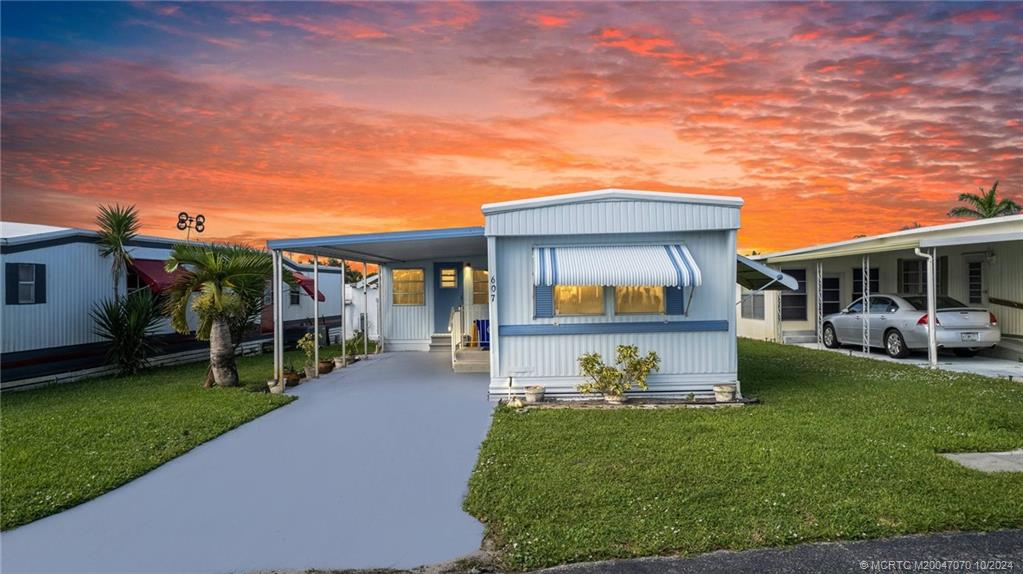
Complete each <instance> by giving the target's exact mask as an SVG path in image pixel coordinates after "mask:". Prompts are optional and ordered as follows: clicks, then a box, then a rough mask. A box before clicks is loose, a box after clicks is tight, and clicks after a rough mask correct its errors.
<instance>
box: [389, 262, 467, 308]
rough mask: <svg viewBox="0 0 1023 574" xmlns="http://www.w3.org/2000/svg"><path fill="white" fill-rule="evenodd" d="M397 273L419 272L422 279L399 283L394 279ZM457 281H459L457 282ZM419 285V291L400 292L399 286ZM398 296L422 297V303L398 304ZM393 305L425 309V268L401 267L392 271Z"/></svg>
mask: <svg viewBox="0 0 1023 574" xmlns="http://www.w3.org/2000/svg"><path fill="white" fill-rule="evenodd" d="M395 271H418V272H419V274H420V278H419V279H418V280H414V281H409V280H402V281H397V280H395V279H394V272H395ZM456 281H457V280H456ZM399 284H401V285H418V286H419V289H418V290H415V291H399V290H398V285H399ZM398 295H420V297H419V299H420V301H419V302H417V303H398V302H397V300H396V299H397V297H398ZM391 305H392V306H395V307H423V306H425V305H426V268H425V267H399V268H396V269H392V270H391Z"/></svg>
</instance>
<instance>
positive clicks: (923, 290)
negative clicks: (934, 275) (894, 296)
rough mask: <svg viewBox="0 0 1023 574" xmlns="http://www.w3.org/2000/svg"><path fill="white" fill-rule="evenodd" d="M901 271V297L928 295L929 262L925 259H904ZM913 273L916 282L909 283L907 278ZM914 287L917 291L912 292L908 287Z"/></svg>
mask: <svg viewBox="0 0 1023 574" xmlns="http://www.w3.org/2000/svg"><path fill="white" fill-rule="evenodd" d="M900 267H901V268H900V269H899V289H898V291H899V294H900V295H903V294H905V295H926V294H927V261H926V260H924V259H903V260H902V264H901V266H900ZM910 272H912V273H913V275H915V277H916V281H915V282H913V283H908V282H907V281H906V276H907V274H908V273H910ZM910 284H912V285H914V286H915V287H916V290H913V291H910V290H909V289H908V288H907V285H910Z"/></svg>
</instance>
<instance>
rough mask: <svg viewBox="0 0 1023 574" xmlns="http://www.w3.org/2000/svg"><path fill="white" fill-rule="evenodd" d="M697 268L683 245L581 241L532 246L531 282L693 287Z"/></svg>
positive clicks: (698, 276)
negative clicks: (572, 244) (558, 245)
mask: <svg viewBox="0 0 1023 574" xmlns="http://www.w3.org/2000/svg"><path fill="white" fill-rule="evenodd" d="M702 282H703V277H702V275H701V273H700V268H699V267H698V266H697V265H696V260H695V259H693V254H692V253H690V252H689V249H687V248H686V246H685V245H681V244H677V243H675V244H670V245H585V246H583V245H580V246H571V247H536V248H534V249H533V285H610V286H626V285H664V286H666V287H695V286H698V285H700V283H702Z"/></svg>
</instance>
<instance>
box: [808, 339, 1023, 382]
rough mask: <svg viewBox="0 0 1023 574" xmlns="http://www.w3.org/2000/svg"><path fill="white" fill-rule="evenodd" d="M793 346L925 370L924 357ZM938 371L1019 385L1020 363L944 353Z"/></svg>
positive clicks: (1022, 379)
mask: <svg viewBox="0 0 1023 574" xmlns="http://www.w3.org/2000/svg"><path fill="white" fill-rule="evenodd" d="M797 346H799V347H803V348H806V349H815V350H818V349H819V350H821V351H829V352H832V353H842V354H843V355H850V356H853V357H866V358H868V359H874V360H876V361H888V362H890V363H898V364H900V365H915V366H918V367H929V366H930V363H929V362H928V360H927V353H913V354H912V355H910V356H908V357H906V358H904V359H893V358H891V357H889V356H888V355H886V354H885V352H884V351H883V350H881V349H871V351H870V353H869V354H864V353H863V351H862V350H860V348H859V347H842V348H839V349H827V348H824V347H818V346H817V343H798V344H797ZM938 368H939V369H944V370H946V371H955V372H958V373H972V374H975V375H983V376H985V377H996V378H1003V379H1005V378H1007V379H1011V380H1013V381H1018V382H1023V363H1021V362H1019V361H1010V360H1009V359H998V358H995V357H985V356H982V355H977V356H975V357H957V356H955V355H953V354H952V353H949V352H947V351H944V352H939V353H938Z"/></svg>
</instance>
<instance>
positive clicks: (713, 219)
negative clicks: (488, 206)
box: [486, 201, 739, 236]
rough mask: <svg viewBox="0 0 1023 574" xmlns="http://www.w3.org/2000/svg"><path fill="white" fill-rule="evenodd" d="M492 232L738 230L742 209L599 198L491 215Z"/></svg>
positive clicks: (489, 222)
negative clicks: (600, 199) (602, 199)
mask: <svg viewBox="0 0 1023 574" xmlns="http://www.w3.org/2000/svg"><path fill="white" fill-rule="evenodd" d="M486 219H487V222H486V233H487V234H488V235H520V236H521V235H576V234H589V233H601V234H603V233H658V232H672V231H700V230H720V229H737V228H738V227H739V208H738V207H729V206H721V205H700V204H688V203H673V202H659V201H594V202H587V203H578V204H572V205H557V206H549V207H538V208H530V209H523V210H519V211H510V212H505V213H497V214H494V215H490V216H488V217H487V218H486Z"/></svg>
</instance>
